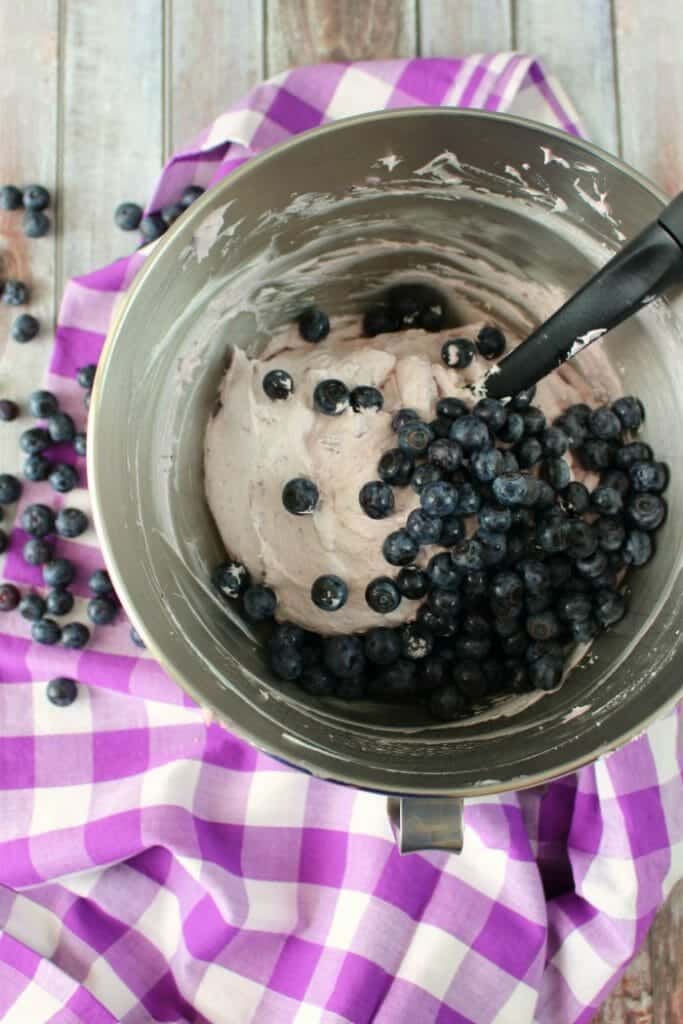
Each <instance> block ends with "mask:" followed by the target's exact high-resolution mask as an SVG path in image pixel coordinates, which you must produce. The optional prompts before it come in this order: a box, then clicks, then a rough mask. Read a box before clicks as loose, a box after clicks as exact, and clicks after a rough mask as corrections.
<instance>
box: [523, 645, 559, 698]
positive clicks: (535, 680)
mask: <svg viewBox="0 0 683 1024" xmlns="http://www.w3.org/2000/svg"><path fill="white" fill-rule="evenodd" d="M528 671H529V679H530V681H531V684H532V686H533V687H535V689H537V690H554V689H555V687H556V686H558V685H559V684H560V681H561V679H562V673H563V671H564V663H563V661H562V658H561V657H560V656H559V655H556V654H542V655H541V656H540V657H539V658H536V659H534V661H532V662H531V664H530V665H529V668H528Z"/></svg>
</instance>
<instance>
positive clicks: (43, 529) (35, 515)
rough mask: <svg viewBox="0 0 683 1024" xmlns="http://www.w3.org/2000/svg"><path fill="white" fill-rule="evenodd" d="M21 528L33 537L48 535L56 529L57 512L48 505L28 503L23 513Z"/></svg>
mask: <svg viewBox="0 0 683 1024" xmlns="http://www.w3.org/2000/svg"><path fill="white" fill-rule="evenodd" d="M21 528H22V530H25V531H26V533H29V534H30V535H31V536H32V537H47V535H48V533H53V532H54V529H55V514H54V512H53V511H52V509H51V508H49V507H48V506H47V505H41V504H34V505H27V506H26V508H25V509H24V511H23V512H22V513H21Z"/></svg>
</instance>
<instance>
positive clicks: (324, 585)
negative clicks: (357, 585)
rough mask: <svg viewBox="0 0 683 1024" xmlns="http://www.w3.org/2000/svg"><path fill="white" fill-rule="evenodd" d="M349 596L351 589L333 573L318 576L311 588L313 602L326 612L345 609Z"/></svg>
mask: <svg viewBox="0 0 683 1024" xmlns="http://www.w3.org/2000/svg"><path fill="white" fill-rule="evenodd" d="M348 596H349V588H348V587H347V585H346V583H345V582H344V580H343V579H341V577H339V576H335V575H334V574H333V573H330V574H329V575H325V576H318V578H317V580H315V581H314V583H313V586H312V587H311V600H312V601H313V604H314V605H316V606H317V607H318V608H322V610H323V611H324V612H336V611H338V610H339V609H340V608H343V607H344V605H345V604H346V601H347V598H348ZM245 600H246V595H245Z"/></svg>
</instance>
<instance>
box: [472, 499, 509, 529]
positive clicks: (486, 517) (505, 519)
mask: <svg viewBox="0 0 683 1024" xmlns="http://www.w3.org/2000/svg"><path fill="white" fill-rule="evenodd" d="M479 525H480V526H481V527H483V529H485V530H491V531H493V532H494V533H507V531H508V530H509V529H511V527H512V512H511V511H510V509H509V508H498V507H497V506H496V505H484V506H482V508H481V509H480V510H479Z"/></svg>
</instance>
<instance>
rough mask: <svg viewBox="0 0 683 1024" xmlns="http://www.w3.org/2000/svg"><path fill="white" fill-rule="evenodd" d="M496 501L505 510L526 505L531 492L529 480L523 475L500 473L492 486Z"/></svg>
mask: <svg viewBox="0 0 683 1024" xmlns="http://www.w3.org/2000/svg"><path fill="white" fill-rule="evenodd" d="M492 487H493V494H494V496H495V498H496V501H498V502H500V504H501V505H503V506H504V507H506V508H512V507H514V506H515V505H526V504H528V503H529V497H530V494H531V491H532V489H533V488H532V485H531V478H530V477H528V476H524V474H523V473H502V474H501V475H500V476H498V477H496V479H495V480H494V481H493V484H492Z"/></svg>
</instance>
